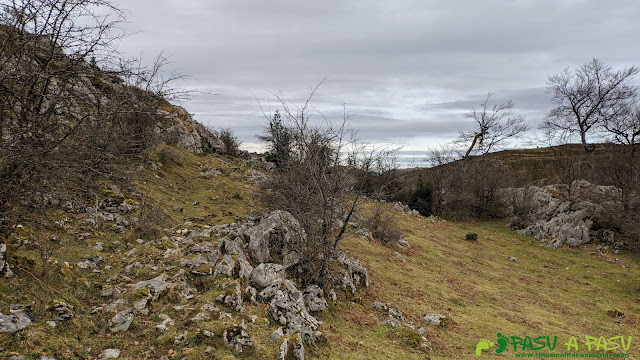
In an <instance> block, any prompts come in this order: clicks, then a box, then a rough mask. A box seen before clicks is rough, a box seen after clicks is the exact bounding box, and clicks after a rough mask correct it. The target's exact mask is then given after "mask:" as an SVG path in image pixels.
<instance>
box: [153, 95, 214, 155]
mask: <svg viewBox="0 0 640 360" xmlns="http://www.w3.org/2000/svg"><path fill="white" fill-rule="evenodd" d="M158 113H159V114H160V115H161V116H163V117H164V118H165V120H166V122H164V123H158V124H156V130H155V131H156V133H158V134H159V135H161V136H162V137H164V140H165V141H166V142H167V143H169V144H175V145H177V146H179V147H181V148H184V149H187V150H189V151H191V152H193V153H196V154H201V153H216V152H217V153H221V152H223V151H224V149H225V147H224V144H223V143H222V141H221V140H220V139H218V137H216V136H215V135H214V134H213V133H212V132H211V131H209V130H208V129H207V128H206V127H204V126H203V125H202V124H200V123H199V122H197V121H195V120H194V119H193V117H192V116H191V114H189V112H187V110H185V109H184V108H183V107H180V106H174V105H171V106H167V107H165V108H164V109H162V110H158Z"/></svg>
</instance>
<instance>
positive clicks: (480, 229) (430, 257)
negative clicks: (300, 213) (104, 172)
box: [0, 148, 640, 359]
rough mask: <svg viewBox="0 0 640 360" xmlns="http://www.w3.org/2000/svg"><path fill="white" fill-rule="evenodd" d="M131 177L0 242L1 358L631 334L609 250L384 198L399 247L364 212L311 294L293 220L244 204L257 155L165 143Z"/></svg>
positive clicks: (258, 354)
mask: <svg viewBox="0 0 640 360" xmlns="http://www.w3.org/2000/svg"><path fill="white" fill-rule="evenodd" d="M162 154H164V155H162ZM134 171H135V172H136V173H137V174H138V176H137V178H138V180H136V181H135V182H134V183H132V184H105V186H104V191H103V192H102V194H101V196H100V197H99V198H98V199H91V201H87V202H86V203H80V202H77V203H74V202H69V201H67V200H65V199H55V198H53V197H43V201H44V202H46V205H47V206H48V207H49V208H50V211H49V216H48V219H47V220H48V222H44V221H43V222H42V223H41V224H25V225H22V226H19V227H17V228H16V229H15V231H14V234H13V236H12V237H11V238H9V239H7V241H5V242H4V243H1V244H0V274H1V275H2V276H3V279H2V280H0V284H1V289H0V313H1V314H0V354H1V355H2V356H4V357H6V358H12V359H20V358H22V359H72V358H87V359H115V358H121V359H144V358H148V359H161V358H163V359H183V358H186V359H198V358H223V359H233V358H255V359H273V358H303V357H305V358H336V359H371V358H398V359H400V358H401V359H424V358H426V357H428V358H432V359H450V358H469V357H471V356H475V355H474V351H475V346H476V344H477V343H478V340H479V339H480V338H486V337H494V336H495V333H496V332H498V331H501V332H503V333H506V334H511V335H515V334H529V333H531V334H534V333H535V334H537V333H544V334H546V333H549V334H558V335H560V336H568V335H576V336H578V335H583V334H594V336H595V335H598V334H599V333H603V335H609V334H616V335H623V334H625V335H632V336H634V337H637V336H638V335H640V334H638V330H637V329H638V317H637V315H636V314H637V313H638V311H639V310H640V309H638V303H637V302H635V301H634V300H633V299H634V297H636V296H637V292H638V289H640V284H638V283H637V278H638V275H640V269H639V268H638V264H637V259H636V258H634V257H633V256H631V255H628V254H624V253H623V252H622V253H614V249H613V248H608V247H606V246H599V247H597V246H596V245H579V246H578V247H577V248H565V247H562V248H561V250H559V251H558V250H551V249H547V248H544V247H540V246H538V242H536V241H531V240H530V238H525V237H522V236H518V235H516V234H515V233H514V232H513V231H511V230H510V229H509V226H508V224H507V223H506V222H478V223H475V222H472V223H455V222H446V221H443V220H441V219H438V218H435V217H432V218H425V217H422V216H419V215H417V214H415V213H414V212H412V211H410V210H408V209H406V208H404V207H403V206H401V205H398V204H395V205H394V204H384V206H386V208H387V211H388V212H389V214H391V215H392V216H394V217H395V223H396V224H397V225H398V226H399V227H400V229H401V230H402V234H403V237H402V239H400V240H399V241H397V243H394V244H386V245H383V244H381V243H380V242H379V241H378V240H377V239H375V238H373V236H372V234H371V231H369V229H368V228H367V225H366V218H367V215H368V214H369V213H370V211H371V207H370V204H364V205H363V206H362V208H361V209H359V210H358V211H359V214H360V215H358V216H354V217H353V219H352V220H353V223H351V224H349V225H350V226H349V231H348V234H347V236H346V237H345V239H344V240H343V241H342V242H341V245H340V248H341V250H340V252H339V253H338V254H336V255H337V256H336V258H335V261H334V263H333V264H332V269H333V270H334V274H335V277H334V281H333V283H332V284H331V286H329V287H327V288H324V289H323V288H319V287H317V286H314V285H305V284H301V283H299V282H297V281H296V277H295V273H292V272H291V270H292V269H295V265H296V264H297V262H299V261H300V254H299V252H298V251H299V243H298V242H299V241H300V237H299V236H297V235H299V234H300V233H301V229H300V228H299V225H298V224H297V221H296V219H294V218H292V217H291V216H290V215H289V214H288V213H286V212H283V211H275V212H270V213H268V212H264V211H262V210H261V208H260V206H259V204H258V203H257V202H256V201H255V200H254V199H253V196H252V194H253V191H255V189H256V187H255V184H256V182H257V181H259V180H260V178H261V177H263V176H264V169H263V168H261V165H260V161H259V160H257V159H252V158H246V159H238V158H236V159H230V158H225V157H220V156H212V155H194V154H191V153H188V152H184V151H182V150H177V149H174V148H165V149H162V150H159V151H158V152H157V153H156V154H155V155H153V156H152V157H150V158H149V159H148V161H146V162H144V163H142V164H137V165H136V166H135V168H134ZM151 204H153V205H154V206H153V207H152V206H150V205H151ZM154 209H155V210H154ZM151 220H154V221H151ZM161 220H162V221H161ZM150 223H151V225H152V224H153V223H157V224H158V225H157V226H155V227H154V226H151V225H150ZM143 225H144V226H143ZM468 232H475V233H477V234H478V235H479V236H478V238H477V240H476V241H468V240H465V234H466V233H468ZM615 309H618V310H619V311H621V312H622V313H623V315H624V316H619V314H618V313H615V314H613V315H611V314H612V313H611V312H610V311H611V310H615ZM618 310H616V311H618ZM618 333H620V334H618ZM631 354H632V358H633V356H637V355H638V354H637V352H636V353H631ZM494 355H495V354H494ZM483 356H484V355H483ZM491 356H492V355H491V354H487V355H486V357H491Z"/></svg>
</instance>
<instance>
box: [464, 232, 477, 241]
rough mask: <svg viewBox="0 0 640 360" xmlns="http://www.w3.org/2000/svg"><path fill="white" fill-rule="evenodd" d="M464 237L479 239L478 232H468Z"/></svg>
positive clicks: (473, 239) (466, 238) (472, 239)
mask: <svg viewBox="0 0 640 360" xmlns="http://www.w3.org/2000/svg"><path fill="white" fill-rule="evenodd" d="M464 239H465V240H471V241H476V240H478V234H476V233H474V232H470V233H466V234H465V235H464Z"/></svg>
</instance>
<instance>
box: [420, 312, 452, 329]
mask: <svg viewBox="0 0 640 360" xmlns="http://www.w3.org/2000/svg"><path fill="white" fill-rule="evenodd" d="M422 321H423V322H424V323H426V324H427V325H432V326H446V325H447V317H446V316H444V315H440V314H426V315H425V316H424V317H423V318H422Z"/></svg>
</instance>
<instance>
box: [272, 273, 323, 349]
mask: <svg viewBox="0 0 640 360" xmlns="http://www.w3.org/2000/svg"><path fill="white" fill-rule="evenodd" d="M269 315H270V316H271V317H272V318H273V319H274V320H275V321H276V322H277V323H278V324H280V325H282V326H283V327H284V332H285V334H286V335H288V336H292V335H294V334H299V335H300V336H301V338H302V341H303V342H304V343H305V344H310V345H313V344H316V343H317V342H318V341H319V340H323V339H324V335H323V334H322V333H321V332H320V331H318V327H319V326H320V325H321V324H322V322H321V321H319V320H318V319H316V318H315V317H314V316H313V315H311V314H309V312H308V311H307V308H306V306H305V304H304V298H303V295H302V292H300V291H299V290H298V289H297V288H296V286H295V284H294V283H293V282H292V281H291V280H285V281H284V284H283V286H282V289H279V290H277V291H276V292H275V294H274V295H273V297H272V298H271V301H270V303H269Z"/></svg>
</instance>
